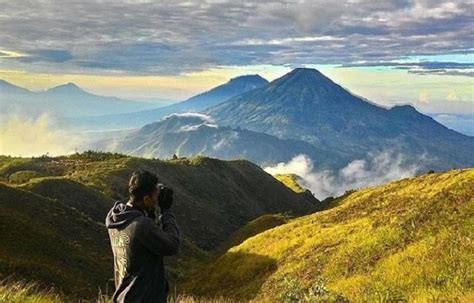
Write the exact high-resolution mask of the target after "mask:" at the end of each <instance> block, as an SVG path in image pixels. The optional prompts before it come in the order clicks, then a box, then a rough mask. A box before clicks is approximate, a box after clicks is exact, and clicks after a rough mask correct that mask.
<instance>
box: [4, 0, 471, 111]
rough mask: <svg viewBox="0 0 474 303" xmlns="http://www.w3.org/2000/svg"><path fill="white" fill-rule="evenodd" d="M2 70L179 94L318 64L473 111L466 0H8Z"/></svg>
mask: <svg viewBox="0 0 474 303" xmlns="http://www.w3.org/2000/svg"><path fill="white" fill-rule="evenodd" d="M0 6H1V7H2V11H1V12H0V29H1V31H0V64H1V67H0V79H5V80H7V81H10V82H13V83H14V84H17V85H20V86H24V87H28V88H30V89H37V90H39V89H46V88H49V87H51V86H54V85H58V84H61V83H66V82H75V83H77V84H79V85H80V86H82V87H84V88H86V89H88V90H90V91H92V92H96V93H100V94H107V95H118V96H121V97H125V98H131V99H133V98H153V97H154V98H166V99H173V100H181V99H184V98H186V97H189V96H191V95H193V94H195V93H198V92H201V91H203V90H206V89H209V88H211V87H213V86H215V85H218V84H220V83H222V82H225V81H227V80H228V79H229V78H231V77H235V76H237V75H242V74H247V73H248V74H250V73H259V74H261V75H262V76H264V77H266V78H267V79H269V80H272V79H274V78H276V77H279V76H281V75H283V74H284V73H286V72H288V71H289V70H291V69H292V68H294V67H301V66H309V67H317V68H318V69H320V70H321V71H322V72H323V73H325V74H327V75H328V76H329V77H331V78H332V79H333V80H335V81H336V82H338V83H340V84H341V85H343V86H344V87H346V88H348V89H350V90H351V91H353V92H354V93H356V94H359V95H362V96H364V97H366V98H368V99H370V100H372V101H373V102H376V103H379V104H381V105H384V106H391V105H393V104H398V103H410V104H414V105H415V106H416V107H417V108H419V109H420V110H422V111H424V112H430V113H457V114H460V113H463V114H465V113H468V114H474V109H473V103H474V100H473V99H474V91H473V90H474V88H473V87H474V80H473V79H474V59H473V53H474V44H473V41H474V31H473V30H472V28H473V20H474V9H473V4H472V1H433V0H393V1H373V0H351V1H327V0H322V1H235V0H234V1H226V0H222V1H21V0H20V1H3V0H0Z"/></svg>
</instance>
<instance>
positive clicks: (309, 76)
mask: <svg viewBox="0 0 474 303" xmlns="http://www.w3.org/2000/svg"><path fill="white" fill-rule="evenodd" d="M283 78H285V80H286V81H288V80H297V81H305V80H306V81H311V82H314V81H316V82H320V81H331V80H330V79H329V78H327V77H325V76H324V75H323V74H322V73H321V72H320V71H318V70H317V69H314V68H304V67H300V68H295V69H294V70H292V71H291V72H289V73H288V74H286V75H285V76H284V77H283ZM331 82H332V81H331Z"/></svg>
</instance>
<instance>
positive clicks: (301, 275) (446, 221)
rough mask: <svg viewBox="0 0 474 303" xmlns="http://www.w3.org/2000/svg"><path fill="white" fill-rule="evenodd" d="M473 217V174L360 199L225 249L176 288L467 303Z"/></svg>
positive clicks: (436, 177) (372, 192) (403, 184)
mask: <svg viewBox="0 0 474 303" xmlns="http://www.w3.org/2000/svg"><path fill="white" fill-rule="evenodd" d="M473 215H474V169H469V170H454V171H449V172H446V173H440V174H429V175H424V176H420V177H417V178H414V179H404V180H400V181H397V182H393V183H390V184H387V185H384V186H379V187H375V188H369V189H364V190H360V191H357V192H354V193H351V194H350V195H348V196H346V197H344V198H343V199H340V200H338V205H337V206H335V207H333V208H331V209H328V210H326V211H322V212H319V213H315V214H311V215H308V216H305V217H301V218H297V219H295V220H292V221H290V222H289V223H287V224H284V225H280V226H278V227H275V228H272V229H269V230H267V231H265V232H263V233H260V234H258V235H256V236H254V237H251V238H249V239H248V240H246V241H244V242H243V243H242V244H240V245H238V246H235V247H233V248H231V249H229V250H228V251H227V252H226V253H225V254H224V255H223V256H222V257H220V258H219V259H218V260H217V261H215V262H213V263H211V264H210V265H209V266H208V267H207V268H206V269H204V270H202V271H201V272H200V273H199V274H198V275H196V276H194V277H192V278H191V279H190V281H189V282H188V283H187V284H185V285H183V287H182V288H183V289H184V290H185V291H186V292H187V293H190V294H194V295H198V296H204V297H205V296H211V297H214V296H225V297H227V298H234V299H238V300H250V299H254V300H256V301H292V300H295V299H298V298H299V299H300V300H303V301H305V300H307V301H311V300H313V301H314V302H319V301H321V300H330V301H331V300H333V301H334V300H339V301H341V302H342V301H345V300H350V301H351V302H366V301H368V302H376V301H378V302H388V301H393V300H408V301H410V302H427V301H430V300H451V301H457V300H461V301H465V302H468V301H469V300H472V299H473V298H474V264H473V258H472V252H473V251H474V242H473V240H472V239H473V236H474V235H473V232H474V221H473ZM305 296H306V297H305ZM305 298H306V299H305Z"/></svg>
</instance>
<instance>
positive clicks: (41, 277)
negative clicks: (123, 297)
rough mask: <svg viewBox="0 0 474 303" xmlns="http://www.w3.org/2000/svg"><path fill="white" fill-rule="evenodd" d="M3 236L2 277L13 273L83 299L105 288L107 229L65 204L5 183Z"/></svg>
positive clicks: (0, 191) (0, 210)
mask: <svg viewBox="0 0 474 303" xmlns="http://www.w3.org/2000/svg"><path fill="white" fill-rule="evenodd" d="M0 237H1V239H2V245H1V246H0V279H4V278H6V277H8V276H11V275H13V278H14V279H19V280H27V281H35V282H38V283H39V284H40V285H42V286H44V287H48V288H50V287H52V286H54V287H55V288H56V289H57V290H61V291H63V292H65V293H66V294H69V295H71V294H74V295H77V296H79V297H83V298H84V297H85V298H94V297H95V296H96V295H97V290H98V288H99V287H100V288H102V289H105V288H106V283H107V280H108V279H109V277H110V272H111V270H112V259H111V255H110V253H109V246H108V245H107V241H108V236H107V232H106V230H105V228H104V226H103V225H102V226H101V224H98V223H97V222H95V221H92V220H91V219H90V218H88V217H87V216H84V215H82V214H81V213H80V212H79V211H77V210H75V209H74V208H72V207H67V206H65V204H64V203H61V202H59V201H57V200H52V199H48V198H45V197H43V196H40V195H37V194H34V193H31V192H28V191H24V190H21V189H17V188H13V187H10V186H6V185H4V184H1V183H0ZM109 287H110V285H109Z"/></svg>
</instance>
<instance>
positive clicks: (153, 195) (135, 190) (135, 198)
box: [128, 170, 159, 210]
mask: <svg viewBox="0 0 474 303" xmlns="http://www.w3.org/2000/svg"><path fill="white" fill-rule="evenodd" d="M128 193H129V194H130V201H129V203H130V204H132V205H133V206H134V207H136V208H138V209H141V210H152V209H153V208H154V207H155V204H156V202H157V200H158V195H159V188H158V177H157V176H156V175H155V174H153V173H150V172H148V171H146V170H140V171H137V172H134V173H133V175H132V177H131V178H130V181H129V182H128Z"/></svg>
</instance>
